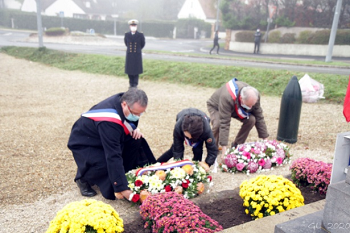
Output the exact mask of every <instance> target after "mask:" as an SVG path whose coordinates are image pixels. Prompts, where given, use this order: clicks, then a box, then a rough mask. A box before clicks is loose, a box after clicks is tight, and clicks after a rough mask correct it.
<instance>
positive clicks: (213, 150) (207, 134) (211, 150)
mask: <svg viewBox="0 0 350 233" xmlns="http://www.w3.org/2000/svg"><path fill="white" fill-rule="evenodd" d="M188 115H195V116H201V117H202V121H203V133H202V135H200V137H199V138H198V140H197V141H196V142H193V141H192V140H191V139H188V138H186V137H185V134H184V132H183V130H182V122H183V119H184V117H185V116H188ZM209 122H210V119H209V118H208V117H207V116H206V114H205V113H204V112H202V111H200V110H198V109H195V108H188V109H184V110H182V111H181V112H179V113H178V114H177V116H176V124H175V127H174V133H173V136H174V142H173V144H172V146H171V148H170V149H169V150H168V151H166V152H165V153H164V154H163V155H162V156H161V157H159V158H158V159H157V162H167V161H168V160H169V159H171V158H172V157H174V159H183V157H184V150H185V147H184V142H185V144H186V145H188V146H191V147H192V151H193V161H202V154H203V144H204V142H205V145H206V148H207V152H208V155H207V157H206V159H205V162H206V163H207V164H208V165H209V166H210V165H212V164H214V162H215V159H216V156H217V153H218V149H217V146H216V143H215V139H214V136H213V133H212V131H211V128H210V124H209Z"/></svg>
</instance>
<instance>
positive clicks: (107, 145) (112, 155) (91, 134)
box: [68, 88, 156, 200]
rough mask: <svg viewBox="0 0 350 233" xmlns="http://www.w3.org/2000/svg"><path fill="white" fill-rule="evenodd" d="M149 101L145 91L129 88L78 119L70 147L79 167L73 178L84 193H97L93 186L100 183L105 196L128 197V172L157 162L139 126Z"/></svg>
mask: <svg viewBox="0 0 350 233" xmlns="http://www.w3.org/2000/svg"><path fill="white" fill-rule="evenodd" d="M147 102H148V98H147V95H146V93H145V92H144V91H142V90H140V89H136V88H130V89H129V90H128V91H127V92H125V93H119V94H116V95H113V96H111V97H109V98H107V99H105V100H103V101H102V102H100V103H98V104H97V105H95V106H93V107H92V108H91V109H90V110H89V111H88V112H86V113H83V114H82V115H81V117H80V118H79V119H78V120H77V121H76V122H75V124H74V125H73V127H72V131H71V135H70V137H69V141H68V148H69V149H70V150H71V151H72V153H73V157H74V160H75V162H76V164H77V167H78V169H77V174H76V177H75V179H74V181H75V182H76V184H77V185H78V187H79V189H80V192H81V194H82V195H83V196H90V197H91V196H95V195H96V192H95V190H93V189H92V188H91V185H97V186H98V187H99V188H100V191H101V193H102V195H103V197H105V198H106V199H111V200H114V199H115V197H118V198H124V197H125V198H129V195H130V194H131V193H132V192H131V190H130V189H129V187H128V181H127V179H126V176H125V173H126V172H128V171H129V170H132V169H135V168H137V167H142V166H144V165H146V164H151V163H155V162H156V160H155V158H154V156H153V154H152V151H151V150H150V148H149V146H148V144H147V142H146V140H145V139H144V138H143V134H142V133H141V132H140V130H139V129H137V125H138V119H139V117H140V116H141V115H142V113H143V112H145V110H146V107H147Z"/></svg>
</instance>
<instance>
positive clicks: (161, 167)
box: [135, 159, 194, 176]
mask: <svg viewBox="0 0 350 233" xmlns="http://www.w3.org/2000/svg"><path fill="white" fill-rule="evenodd" d="M188 164H189V165H194V164H193V162H191V161H189V160H188V159H185V160H181V161H176V162H171V163H164V164H161V165H154V166H149V167H144V168H139V169H138V170H137V171H136V172H135V175H136V176H142V174H143V173H145V172H148V171H158V170H167V169H172V168H175V167H182V166H184V165H188Z"/></svg>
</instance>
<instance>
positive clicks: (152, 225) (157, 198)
mask: <svg viewBox="0 0 350 233" xmlns="http://www.w3.org/2000/svg"><path fill="white" fill-rule="evenodd" d="M140 214H141V217H142V219H143V220H145V221H146V222H145V225H144V228H146V229H147V228H149V229H152V232H199V233H200V232H202V233H211V232H218V231H222V230H223V228H222V226H220V225H219V223H218V222H217V221H215V220H213V219H212V218H210V217H209V216H208V215H206V214H204V213H203V212H202V211H201V210H200V208H199V207H198V206H196V205H195V204H194V203H193V202H191V201H190V200H187V199H185V198H184V196H183V195H180V194H177V193H174V192H167V193H160V194H155V195H152V196H150V197H148V198H147V199H146V200H145V201H144V202H143V203H142V205H141V206H140Z"/></svg>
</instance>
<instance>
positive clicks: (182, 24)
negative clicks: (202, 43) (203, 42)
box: [176, 18, 211, 39]
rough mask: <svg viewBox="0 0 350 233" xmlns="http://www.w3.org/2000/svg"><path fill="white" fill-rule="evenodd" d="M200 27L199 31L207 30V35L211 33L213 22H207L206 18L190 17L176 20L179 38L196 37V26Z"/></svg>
mask: <svg viewBox="0 0 350 233" xmlns="http://www.w3.org/2000/svg"><path fill="white" fill-rule="evenodd" d="M195 27H196V28H198V31H199V32H201V31H205V35H206V37H207V38H208V37H210V35H211V24H210V23H206V22H205V21H204V20H201V19H196V18H189V19H179V20H178V21H177V22H176V37H177V38H191V39H193V38H194V28H195Z"/></svg>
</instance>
